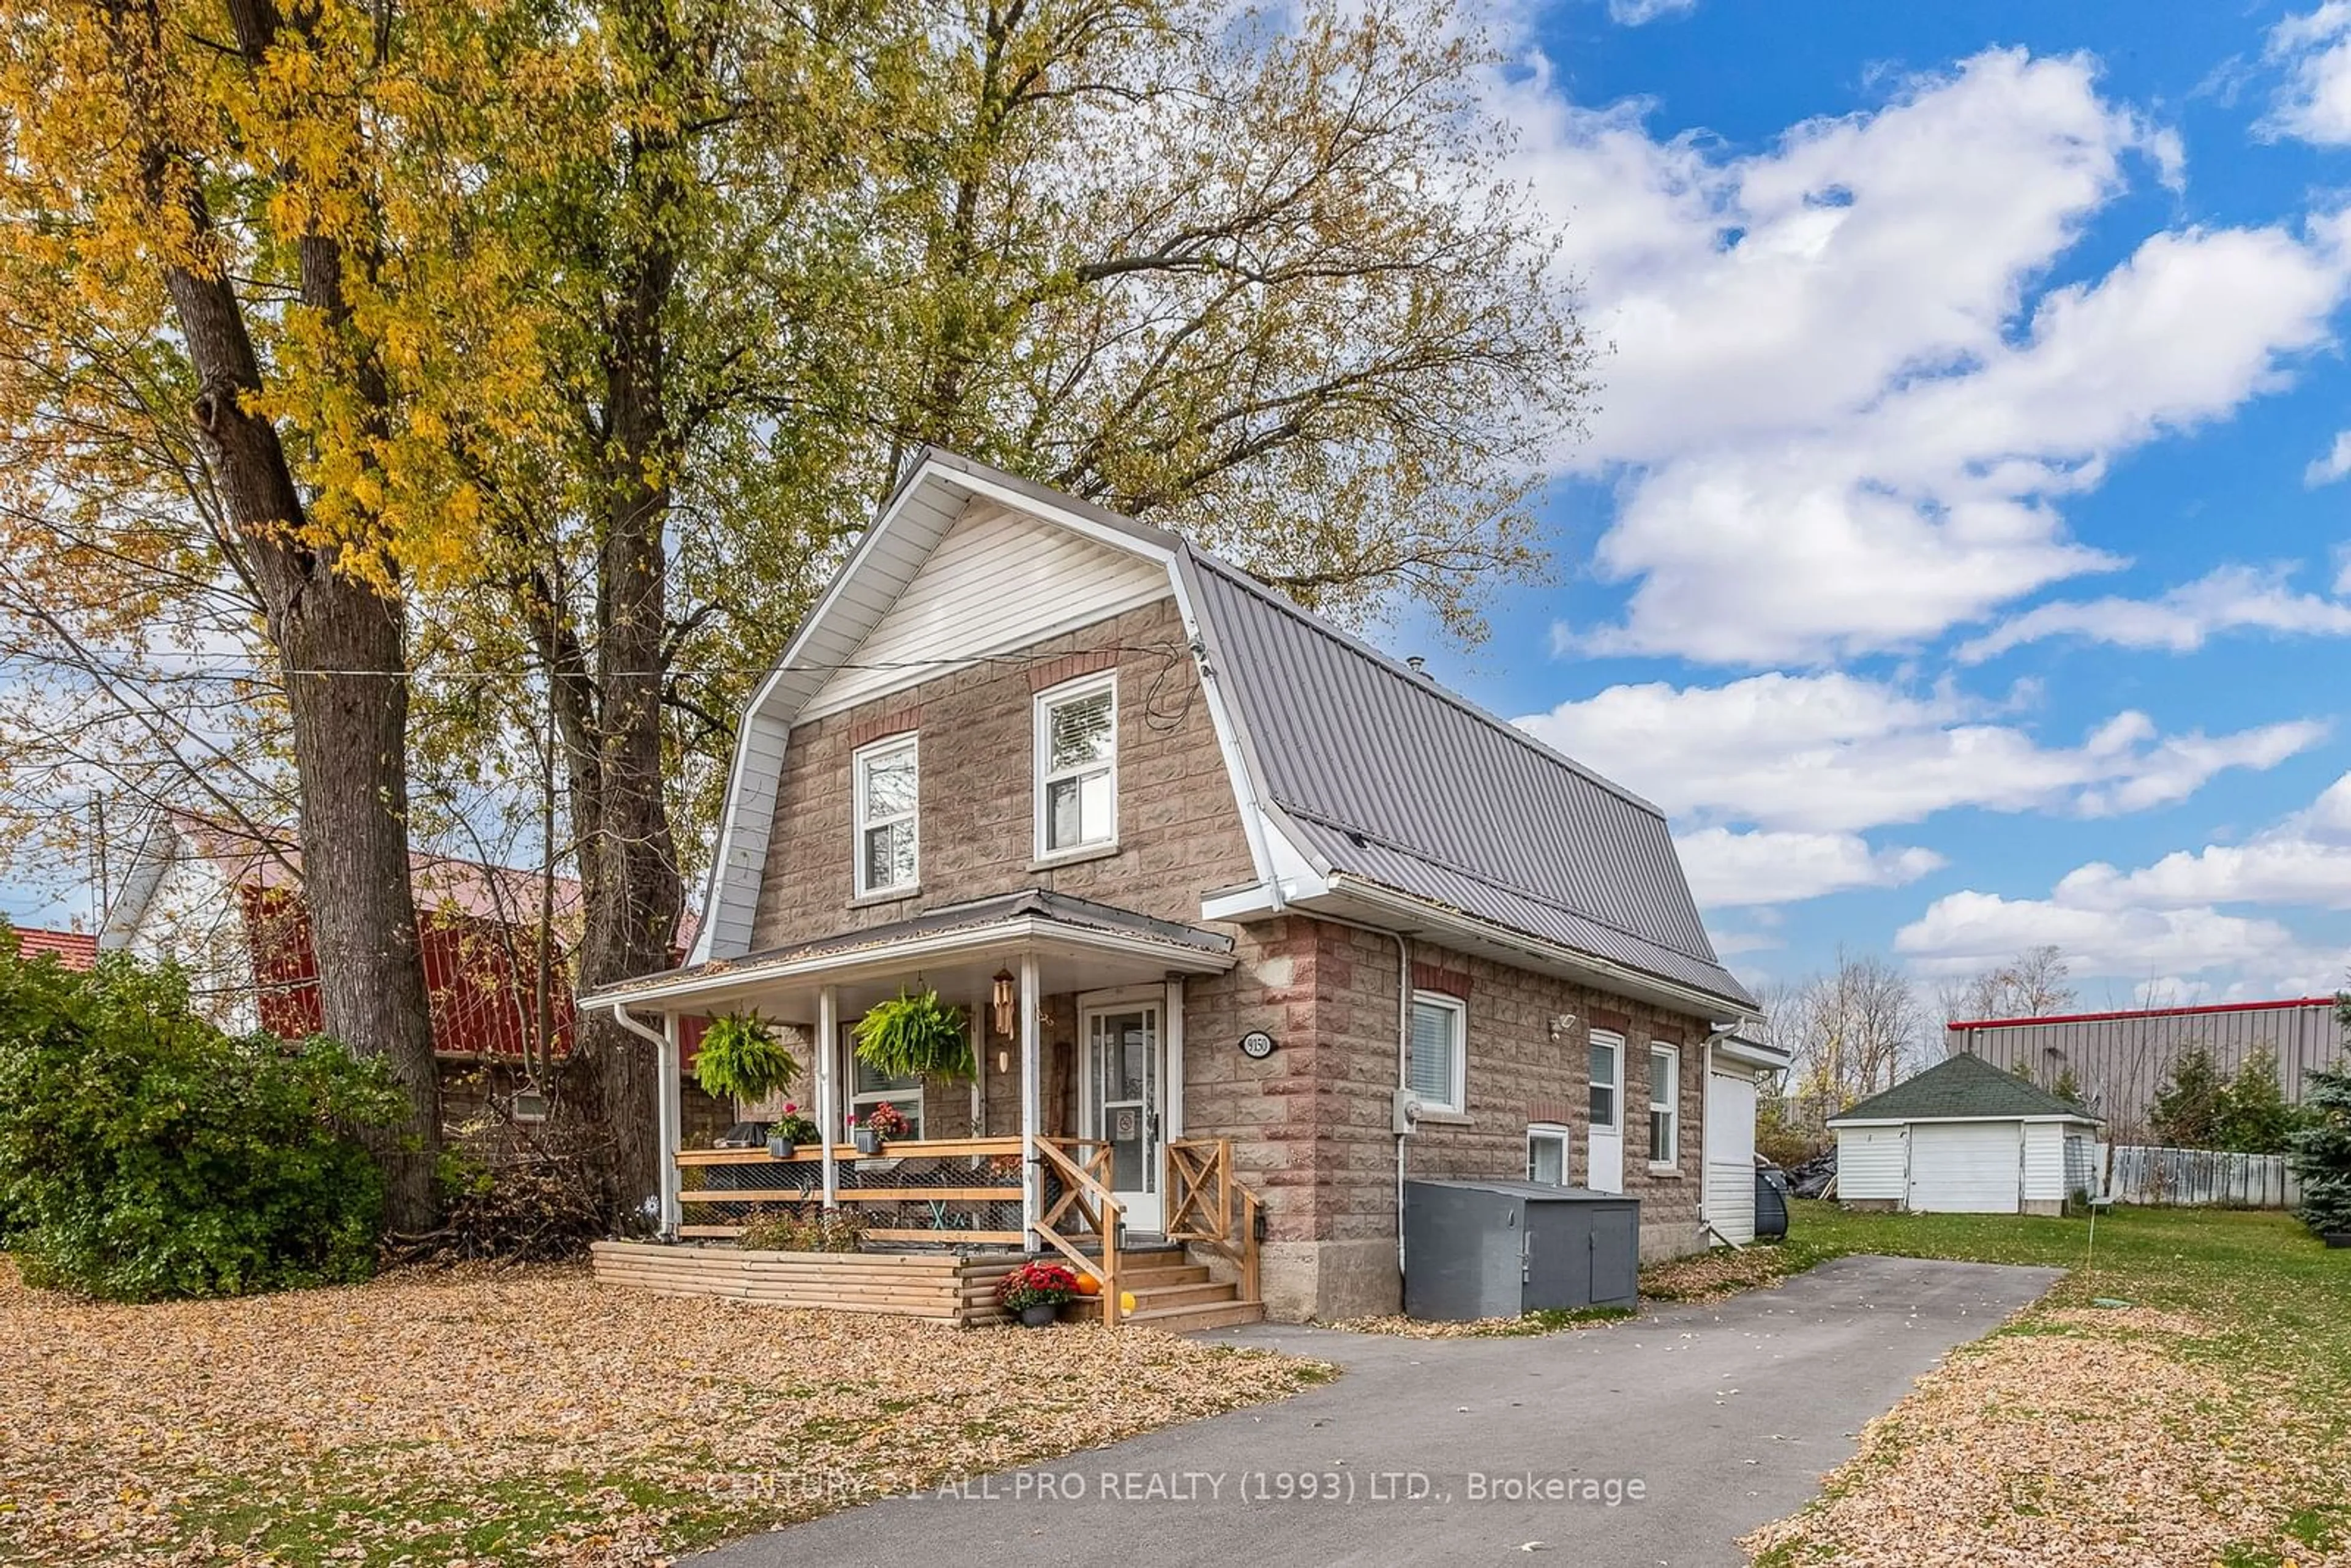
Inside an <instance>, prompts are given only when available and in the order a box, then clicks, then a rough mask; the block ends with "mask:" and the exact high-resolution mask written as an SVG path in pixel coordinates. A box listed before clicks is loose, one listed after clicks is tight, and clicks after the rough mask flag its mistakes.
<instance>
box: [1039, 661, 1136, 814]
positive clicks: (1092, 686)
mask: <svg viewBox="0 0 2351 1568" xmlns="http://www.w3.org/2000/svg"><path fill="white" fill-rule="evenodd" d="M1117 841H1118V676H1117V674H1116V673H1115V672H1113V673H1111V674H1102V675H1093V676H1089V677H1088V678H1086V679H1084V680H1081V681H1071V682H1070V683H1068V684H1067V685H1059V686H1055V687H1054V688H1053V689H1052V690H1051V691H1049V692H1043V693H1040V695H1038V698H1037V853H1038V855H1039V857H1040V858H1042V857H1044V856H1048V855H1059V854H1068V853H1070V852H1072V851H1075V850H1085V849H1094V848H1098V847H1101V846H1102V845H1106V844H1113V843H1116V842H1117Z"/></svg>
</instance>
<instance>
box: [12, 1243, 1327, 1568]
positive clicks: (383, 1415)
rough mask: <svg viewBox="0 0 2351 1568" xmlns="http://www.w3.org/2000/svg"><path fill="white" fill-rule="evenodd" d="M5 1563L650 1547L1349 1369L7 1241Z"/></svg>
mask: <svg viewBox="0 0 2351 1568" xmlns="http://www.w3.org/2000/svg"><path fill="white" fill-rule="evenodd" d="M0 1346H5V1347H6V1348H5V1351H0V1560H6V1559H11V1558H22V1559H26V1560H30V1561H34V1562H44V1563H63V1562H73V1563H173V1564H179V1563H213V1562H235V1563H329V1562H333V1563H343V1562H350V1563H393V1562H397V1561H408V1562H414V1563H516V1562H559V1563H638V1562H648V1561H655V1560H659V1559H661V1558H662V1557H664V1556H665V1555H666V1554H667V1553H668V1552H671V1551H674V1550H676V1549H678V1548H679V1547H681V1546H683V1545H687V1544H695V1543H699V1542H706V1541H709V1540H713V1539H717V1538H719V1537H721V1536H724V1535H727V1534H733V1533H738V1532H740V1531H747V1530H749V1529H754V1528H758V1527H759V1526H761V1525H766V1524H773V1523H780V1522H784V1521H789V1520H793V1519H799V1518H806V1517H809V1516H810V1515H813V1514H816V1513H820V1512H824V1511H828V1510H830V1509H832V1508H836V1507H841V1506H845V1505H846V1504H849V1503H852V1502H857V1501H862V1500H866V1499H869V1498H872V1497H876V1496H882V1495H886V1494H890V1493H895V1492H904V1491H908V1490H920V1489H925V1488H928V1487H933V1486H935V1485H938V1484H939V1483H940V1482H942V1481H943V1480H946V1479H955V1478H958V1477H961V1476H965V1475H969V1474H975V1473H978V1472H983V1471H988V1470H995V1469H1003V1468H1005V1467H1007V1466H1010V1465H1016V1464H1019V1463H1024V1462H1028V1461H1031V1460H1034V1459H1038V1458H1046V1457H1049V1456H1053V1455H1059V1454H1063V1453H1067V1452H1070V1451H1071V1450H1074V1449H1078V1448H1086V1447H1089V1446H1092V1445H1094V1444H1099V1443H1103V1442H1107V1441H1111V1440H1113V1439H1116V1438H1120V1437H1131V1436H1134V1435H1135V1434H1137V1433H1140V1432H1144V1431H1148V1430H1150V1429H1152V1428H1155V1427H1162V1426H1165V1425H1167V1424H1168V1423H1170V1422H1175V1421H1181V1420H1186V1419H1190V1418H1193V1417H1196V1416H1207V1415H1211V1414H1214V1413H1216V1412H1218V1411H1223V1410H1228V1409H1231V1408H1234V1407H1236V1406H1241V1405H1245V1404H1250V1403H1254V1402H1257V1401H1260V1400H1266V1399H1274V1398H1280V1397H1281V1396H1284V1395H1287V1394H1289V1393H1291V1392H1294V1391H1295V1390H1296V1389H1298V1388H1299V1387H1301V1386H1302V1385H1305V1384H1306V1383H1308V1382H1310V1381H1312V1380H1316V1379H1318V1378H1320V1377H1322V1376H1327V1375H1329V1374H1328V1369H1327V1368H1323V1367H1322V1366H1320V1365H1319V1364H1315V1363H1311V1362H1304V1361H1300V1360H1297V1359H1294V1358H1289V1357H1280V1356H1273V1355H1269V1354H1261V1353H1251V1352H1235V1351H1231V1350H1228V1349H1221V1348H1217V1347H1212V1346H1208V1345H1202V1344H1196V1343H1191V1342H1189V1341H1186V1340H1181V1339H1177V1338H1175V1337H1173V1336H1171V1335H1167V1334H1162V1333H1153V1332H1151V1331H1149V1330H1144V1329H1134V1328H1127V1329H1118V1330H1105V1329H1102V1328H1101V1327H1099V1326H1090V1325H1082V1324H1069V1325H1063V1326H1061V1327H1059V1328H1056V1329H1053V1330H1051V1331H1048V1332H1034V1331H1024V1330H1017V1329H997V1330H956V1329H951V1328H946V1327H942V1326H936V1325H932V1324H925V1323H918V1322H910V1321H907V1320H904V1319H896V1318H886V1317H878V1316H869V1315H859V1314H850V1313H840V1312H799V1311H789V1310H780V1309H778V1308H774V1307H766V1306H756V1305H751V1304H748V1303H742V1302H732V1301H717V1300H710V1299H699V1298H697V1299H679V1298H671V1297H662V1296H655V1295H651V1294H648V1293H644V1292H642V1291H631V1290H626V1289H621V1288H616V1287H612V1286H609V1285H605V1286H599V1285H598V1284H596V1283H595V1282H594V1281H592V1280H590V1277H589V1276H588V1274H587V1272H586V1271H585V1270H578V1269H564V1268H532V1269H520V1270H489V1269H480V1268H476V1269H473V1270H459V1271H454V1272H448V1273H427V1272H419V1271H403V1272H401V1273H396V1274H393V1275H390V1276H387V1277H385V1278H384V1279H381V1280H379V1281H374V1282H373V1283H371V1284H368V1285H364V1286H359V1287H354V1288H348V1289H337V1290H322V1291H292V1292H287V1293H285V1294H282V1295H276V1296H266V1297H259V1298H255V1299H252V1300H248V1301H200V1302H180V1303H172V1304H166V1305H160V1306H139V1307H131V1306H111V1305H103V1304H93V1303H89V1302H81V1301H70V1300H68V1299H65V1298H62V1297H58V1296H54V1295H49V1294H47V1293H44V1292H39V1291H31V1290H28V1289H26V1287H24V1286H23V1285H22V1284H21V1283H20V1282H19V1281H18V1280H17V1278H16V1272H15V1270H14V1268H13V1266H10V1265H8V1264H7V1263H6V1262H5V1260H0Z"/></svg>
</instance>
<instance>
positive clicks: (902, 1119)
mask: <svg viewBox="0 0 2351 1568" xmlns="http://www.w3.org/2000/svg"><path fill="white" fill-rule="evenodd" d="M912 1131H914V1124H912V1123H911V1122H908V1121H907V1120H906V1113H904V1111H901V1110H899V1109H898V1107H896V1106H895V1105H893V1104H891V1103H890V1102H888V1101H887V1100H884V1101H883V1102H882V1103H880V1104H878V1105H875V1106H873V1107H872V1109H870V1110H868V1111H867V1112H866V1113H865V1117H864V1119H863V1120H862V1121H860V1120H859V1119H858V1117H857V1114H856V1113H854V1112H852V1113H850V1117H849V1138H850V1142H852V1143H853V1144H855V1145H857V1152H858V1153H859V1154H861V1155H878V1154H880V1153H881V1152H882V1145H883V1144H884V1143H886V1142H888V1141H889V1140H890V1139H892V1138H903V1137H904V1136H905V1135H906V1134H908V1133H910V1132H912Z"/></svg>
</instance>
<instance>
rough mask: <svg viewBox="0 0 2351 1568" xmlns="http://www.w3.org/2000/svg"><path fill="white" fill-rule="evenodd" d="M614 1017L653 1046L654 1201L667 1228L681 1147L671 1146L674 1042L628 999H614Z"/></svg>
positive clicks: (669, 1224) (674, 1085) (674, 1066)
mask: <svg viewBox="0 0 2351 1568" xmlns="http://www.w3.org/2000/svg"><path fill="white" fill-rule="evenodd" d="M608 1010H609V1011H610V1012H611V1015H612V1021H613V1022H614V1023H617V1024H619V1025H620V1026H621V1027H622V1029H624V1030H628V1031H629V1032H630V1033H631V1034H633V1035H635V1036H637V1037H638V1038H639V1039H640V1040H649V1041H651V1042H652V1044H653V1062H654V1079H655V1084H654V1088H655V1100H654V1107H655V1108H654V1119H655V1120H656V1121H657V1122H658V1123H659V1124H660V1125H659V1126H658V1128H656V1130H655V1131H654V1134H653V1142H654V1145H655V1146H656V1150H657V1153H658V1155H659V1159H658V1163H657V1164H656V1166H655V1167H654V1171H653V1191H654V1195H655V1197H654V1202H655V1204H656V1205H657V1206H658V1207H659V1208H660V1210H661V1225H662V1227H663V1228H664V1230H667V1229H668V1228H670V1226H671V1224H672V1220H671V1218H670V1202H669V1190H670V1187H669V1184H670V1182H671V1180H672V1179H673V1176H674V1172H675V1171H676V1169H677V1151H676V1150H675V1149H673V1148H671V1147H670V1146H669V1141H670V1139H669V1132H670V1125H671V1122H670V1115H669V1103H670V1096H671V1095H673V1094H675V1093H676V1092H677V1068H676V1063H675V1061H674V1058H673V1057H672V1055H671V1049H672V1042H671V1040H670V1037H669V1034H668V1032H667V1031H666V1030H655V1029H653V1027H652V1026H651V1025H649V1024H646V1023H644V1022H643V1021H642V1020H641V1019H638V1017H637V1016H636V1015H635V1014H634V1013H632V1012H631V1011H630V1010H629V1008H628V1004H627V1003H626V1002H613V1003H611V1006H610V1008H609V1009H608Z"/></svg>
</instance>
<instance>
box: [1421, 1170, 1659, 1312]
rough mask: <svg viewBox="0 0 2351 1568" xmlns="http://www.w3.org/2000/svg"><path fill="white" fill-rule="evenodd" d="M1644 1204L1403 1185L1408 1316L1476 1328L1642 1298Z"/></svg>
mask: <svg viewBox="0 0 2351 1568" xmlns="http://www.w3.org/2000/svg"><path fill="white" fill-rule="evenodd" d="M1640 1260H1641V1200H1640V1199H1639V1198H1637V1197H1623V1196H1621V1195H1619V1194H1616V1193H1613V1192H1591V1191H1588V1190H1586V1189H1585V1188H1583V1187H1580V1186H1543V1185H1541V1184H1539V1183H1535V1182H1526V1181H1415V1182H1406V1183H1405V1189H1404V1310H1405V1315H1406V1316H1408V1317H1416V1318H1429V1319H1435V1320H1438V1321H1442V1322H1469V1321H1471V1320H1472V1319H1476V1318H1515V1317H1518V1316H1520V1314H1521V1313H1525V1312H1541V1311H1545V1310H1549V1309H1554V1308H1575V1307H1630V1306H1634V1305H1635V1304H1636V1303H1637V1302H1638V1301H1639V1292H1638V1287H1637V1285H1636V1283H1635V1277H1636V1275H1637V1273H1638V1271H1639V1269H1640Z"/></svg>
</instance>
